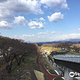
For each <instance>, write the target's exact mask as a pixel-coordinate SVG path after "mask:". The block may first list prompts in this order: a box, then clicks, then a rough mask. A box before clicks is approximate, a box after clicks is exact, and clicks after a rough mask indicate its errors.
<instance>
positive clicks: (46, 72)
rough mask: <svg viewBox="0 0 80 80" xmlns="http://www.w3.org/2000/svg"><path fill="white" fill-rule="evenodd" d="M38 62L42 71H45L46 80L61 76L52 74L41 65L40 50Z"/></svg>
mask: <svg viewBox="0 0 80 80" xmlns="http://www.w3.org/2000/svg"><path fill="white" fill-rule="evenodd" d="M39 64H40V66H41V68H42V69H43V71H44V72H45V74H46V75H47V78H48V80H53V79H54V78H56V77H62V76H61V75H52V74H50V73H49V72H48V71H47V70H46V69H45V67H44V66H43V64H42V62H41V52H40V51H39Z"/></svg>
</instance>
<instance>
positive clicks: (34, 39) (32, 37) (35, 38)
mask: <svg viewBox="0 0 80 80" xmlns="http://www.w3.org/2000/svg"><path fill="white" fill-rule="evenodd" d="M14 38H16V39H23V40H24V41H30V42H47V41H60V40H68V39H80V34H75V33H73V34H67V35H61V36H57V37H53V36H48V37H47V36H43V37H40V36H37V35H34V34H32V35H26V34H23V35H21V36H17V35H15V36H14Z"/></svg>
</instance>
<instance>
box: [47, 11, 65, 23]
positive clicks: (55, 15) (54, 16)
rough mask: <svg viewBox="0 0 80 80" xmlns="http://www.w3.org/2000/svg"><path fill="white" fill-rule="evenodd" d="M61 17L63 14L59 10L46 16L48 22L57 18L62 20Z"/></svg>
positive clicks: (55, 20)
mask: <svg viewBox="0 0 80 80" xmlns="http://www.w3.org/2000/svg"><path fill="white" fill-rule="evenodd" d="M63 18H64V15H63V14H61V12H56V13H54V14H52V15H51V16H48V19H49V21H50V22H57V21H58V20H62V19H63Z"/></svg>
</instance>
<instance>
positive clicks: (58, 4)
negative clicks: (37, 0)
mask: <svg viewBox="0 0 80 80" xmlns="http://www.w3.org/2000/svg"><path fill="white" fill-rule="evenodd" d="M41 3H42V4H45V5H46V6H48V7H50V8H53V9H57V8H68V4H67V3H66V0H41Z"/></svg>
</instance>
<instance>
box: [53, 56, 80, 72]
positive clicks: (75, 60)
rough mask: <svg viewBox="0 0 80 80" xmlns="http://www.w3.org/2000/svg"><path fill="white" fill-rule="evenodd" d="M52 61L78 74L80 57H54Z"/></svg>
mask: <svg viewBox="0 0 80 80" xmlns="http://www.w3.org/2000/svg"><path fill="white" fill-rule="evenodd" d="M54 61H55V63H57V64H60V65H63V66H65V67H68V68H70V69H72V70H75V71H77V72H80V55H54Z"/></svg>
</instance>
